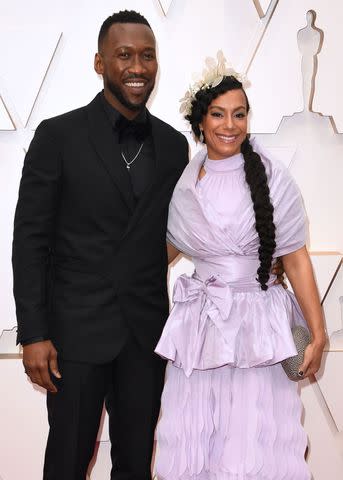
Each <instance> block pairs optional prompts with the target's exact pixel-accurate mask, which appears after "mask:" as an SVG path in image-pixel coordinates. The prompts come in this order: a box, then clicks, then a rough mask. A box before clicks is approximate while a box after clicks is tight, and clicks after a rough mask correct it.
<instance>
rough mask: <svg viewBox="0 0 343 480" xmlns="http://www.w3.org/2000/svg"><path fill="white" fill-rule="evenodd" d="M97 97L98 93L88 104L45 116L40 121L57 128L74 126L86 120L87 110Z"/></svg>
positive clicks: (96, 100)
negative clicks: (52, 115)
mask: <svg viewBox="0 0 343 480" xmlns="http://www.w3.org/2000/svg"><path fill="white" fill-rule="evenodd" d="M98 97H99V94H98V95H97V96H96V97H95V98H94V99H93V100H92V101H91V102H90V103H89V104H88V105H83V106H82V107H78V108H75V109H73V110H70V111H68V112H64V113H61V114H59V115H56V116H54V117H50V118H47V119H45V120H43V122H42V123H44V124H47V125H48V126H52V127H59V128H63V127H65V128H68V127H69V126H73V127H75V126H76V125H78V124H80V123H82V122H83V121H85V120H86V118H87V115H86V114H87V110H88V109H89V107H90V106H91V105H92V104H93V103H96V102H98V101H99V99H98Z"/></svg>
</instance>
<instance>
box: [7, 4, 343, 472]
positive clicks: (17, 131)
mask: <svg viewBox="0 0 343 480" xmlns="http://www.w3.org/2000/svg"><path fill="white" fill-rule="evenodd" d="M124 8H128V9H131V8H132V9H136V10H138V11H140V12H141V13H143V14H144V15H145V16H146V17H147V19H148V20H149V22H150V23H151V26H152V28H153V30H154V32H155V35H156V38H157V41H158V54H159V64H160V69H159V74H158V82H157V86H156V89H155V91H154V93H153V95H152V98H151V101H150V102H149V107H150V110H151V111H152V113H154V114H155V115H157V116H159V117H161V118H162V119H163V120H165V121H167V122H169V123H171V124H172V125H173V126H175V128H177V129H179V130H181V131H183V132H184V133H185V134H186V136H187V138H188V139H189V142H190V145H191V149H192V152H193V153H194V152H195V151H196V146H195V144H194V142H193V141H192V138H191V135H190V134H189V132H187V130H188V126H187V125H186V124H185V123H184V121H183V120H182V118H181V117H180V115H179V113H178V108H179V103H178V100H179V98H181V97H182V96H183V94H184V91H185V90H186V88H187V86H188V84H189V82H190V81H191V77H192V73H193V72H198V71H199V70H201V69H202V65H203V60H204V57H205V56H208V55H209V56H215V54H216V52H217V50H218V49H222V50H223V51H224V53H225V55H226V57H227V58H228V59H230V61H231V62H232V63H233V65H234V66H235V67H236V69H237V70H241V71H246V72H247V75H248V78H249V80H250V82H251V87H250V88H249V89H248V90H247V93H248V96H249V99H250V103H251V106H252V115H251V119H250V130H251V132H252V133H253V134H254V135H255V136H256V137H258V140H259V141H260V142H262V143H263V144H264V145H265V146H266V147H268V148H269V150H270V152H271V154H272V155H274V156H275V157H277V158H279V159H281V160H282V161H283V162H284V163H286V165H288V166H289V168H290V169H291V171H292V173H293V175H294V176H295V178H296V180H297V182H298V184H299V186H300V188H301V190H302V193H303V197H304V202H305V206H306V209H307V213H308V216H309V220H310V227H309V228H310V231H309V247H310V249H311V251H312V259H313V263H314V267H315V271H316V276H317V281H318V286H319V289H320V293H321V297H322V299H323V300H324V302H323V305H324V309H325V314H326V321H327V329H328V334H329V337H330V342H329V343H328V346H327V353H326V355H325V362H324V364H325V365H324V366H325V371H324V373H323V371H322V372H321V373H320V375H318V376H317V380H316V381H313V382H312V383H310V382H303V383H305V385H303V386H302V391H301V395H302V399H303V402H304V405H305V414H304V424H305V428H306V430H307V432H308V435H309V452H308V461H309V464H310V467H311V470H312V472H313V478H314V479H315V480H327V479H330V480H339V479H341V478H342V475H343V409H342V407H341V405H343V381H342V375H341V370H342V367H343V269H342V267H341V266H340V265H341V259H342V252H343V222H342V221H341V218H342V206H343V189H342V185H341V184H342V179H343V135H342V133H343V96H342V91H341V85H343V60H342V56H341V53H340V48H341V45H342V44H343V30H342V28H341V26H342V24H343V4H342V2H341V0H331V1H330V2H328V1H327V0H240V1H239V2H237V1H236V0H211V1H210V0H163V1H162V0H144V1H143V0H116V1H113V0H112V1H109V0H98V1H97V2H96V3H95V2H94V1H91V0H74V1H73V2H69V0H59V2H54V1H52V0H31V1H30V2H23V1H22V0H11V1H9V0H7V1H5V0H2V1H1V18H0V55H1V59H2V62H1V66H0V232H1V235H0V258H1V261H0V292H1V301H0V382H1V392H3V394H2V395H1V399H0V425H1V428H0V451H1V457H0V479H2V480H19V479H20V478H27V479H30V480H31V479H32V480H33V479H34V480H36V479H39V478H41V466H42V461H43V449H44V443H45V439H46V434H47V421H46V415H45V407H44V404H45V395H44V393H43V392H41V391H40V390H39V389H38V388H36V387H34V386H32V385H31V384H30V383H29V382H28V381H27V379H26V378H25V376H24V374H23V369H22V366H21V360H20V356H19V350H18V348H17V347H16V346H15V328H14V327H15V324H16V320H15V309H14V303H13V299H12V274H11V265H10V257H11V253H10V252H11V239H12V225H13V214H14V208H15V203H16V199H17V193H18V183H19V179H20V174H21V168H22V163H23V159H24V154H25V150H26V149H27V147H28V145H29V142H30V140H31V138H32V135H33V132H34V130H35V128H36V127H37V125H38V123H39V122H40V121H41V120H42V119H43V118H47V117H51V116H53V115H56V114H59V113H62V112H65V111H67V110H70V109H72V108H77V107H79V106H81V105H84V104H86V103H89V101H90V100H91V99H92V98H93V96H94V95H95V94H96V93H97V92H98V91H99V90H100V89H101V79H100V78H98V76H97V75H96V74H95V72H94V70H93V57H94V53H95V51H96V43H97V34H98V30H99V27H100V25H101V23H102V21H103V20H104V19H105V18H106V17H107V16H109V15H110V14H112V13H113V11H118V10H120V9H124ZM309 11H313V12H314V13H311V14H308V13H307V12H309ZM192 268H193V267H192V265H191V263H190V262H189V261H187V260H185V259H181V260H180V261H178V262H177V264H175V265H174V266H173V267H172V268H171V269H170V277H169V278H170V287H172V285H173V282H174V280H175V277H176V275H178V274H179V273H183V272H184V271H192ZM1 332H2V335H1ZM99 440H101V441H100V442H99V445H98V450H97V456H96V457H95V459H94V462H95V465H94V468H93V469H92V471H91V479H92V480H98V479H99V480H100V479H104V478H108V476H109V474H108V472H109V442H108V434H107V427H106V418H105V423H104V426H103V428H102V429H101V431H100V434H99Z"/></svg>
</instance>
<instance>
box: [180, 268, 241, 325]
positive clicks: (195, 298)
mask: <svg viewBox="0 0 343 480" xmlns="http://www.w3.org/2000/svg"><path fill="white" fill-rule="evenodd" d="M204 300H205V301H206V300H209V301H210V302H211V303H212V304H213V305H214V306H215V310H217V311H218V312H219V314H220V317H221V320H222V321H221V322H220V324H221V325H218V320H217V321H215V319H214V318H213V315H212V312H211V309H209V310H208V312H207V313H208V315H209V316H210V317H211V319H213V321H214V322H215V323H216V324H217V326H218V327H219V328H220V327H222V328H223V327H224V325H223V323H222V322H223V321H225V320H226V319H227V318H228V316H229V314H230V311H231V307H232V301H233V296H232V290H231V288H230V286H229V285H228V284H227V283H226V282H224V281H223V280H222V279H221V278H220V277H219V276H217V275H212V276H211V277H209V278H208V279H207V280H205V281H204V282H203V281H202V280H200V279H199V278H197V277H196V276H194V275H193V276H192V277H189V276H188V275H186V274H184V275H181V276H180V277H179V278H178V279H177V281H176V283H175V286H174V295H173V301H174V302H201V303H202V305H201V307H204V305H205V302H204Z"/></svg>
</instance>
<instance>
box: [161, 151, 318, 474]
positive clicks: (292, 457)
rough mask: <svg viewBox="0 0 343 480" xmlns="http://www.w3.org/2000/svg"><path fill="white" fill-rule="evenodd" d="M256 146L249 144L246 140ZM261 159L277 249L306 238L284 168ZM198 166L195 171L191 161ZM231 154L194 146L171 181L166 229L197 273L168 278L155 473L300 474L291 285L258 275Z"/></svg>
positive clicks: (249, 216) (301, 437)
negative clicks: (289, 364)
mask: <svg viewBox="0 0 343 480" xmlns="http://www.w3.org/2000/svg"><path fill="white" fill-rule="evenodd" d="M255 148H256V147H255ZM260 154H261V157H262V160H263V162H264V164H265V167H266V171H267V175H268V179H269V180H268V183H269V187H270V194H271V199H272V203H273V205H274V209H275V211H274V223H275V225H276V243H277V248H276V252H275V256H282V255H285V254H287V253H290V252H293V251H295V250H297V249H299V248H301V247H302V246H303V245H304V244H305V233H306V221H305V214H304V210H303V205H302V200H301V195H300V193H299V190H298V188H297V187H296V185H295V183H294V181H293V180H292V178H291V177H290V175H289V173H288V171H287V169H286V168H285V167H284V166H282V165H280V164H277V163H274V162H273V163H272V162H271V161H270V160H268V159H267V158H266V156H265V155H263V154H262V152H260ZM203 164H204V167H205V170H206V175H205V176H204V177H203V178H202V179H201V180H198V173H199V170H200V168H201V165H203ZM243 164H244V160H243V156H242V155H241V154H238V155H235V156H233V157H230V158H228V159H224V160H208V159H207V158H206V151H201V152H199V153H198V154H197V155H196V157H195V158H194V159H193V160H192V161H191V162H190V164H189V165H188V166H187V168H186V169H185V171H184V173H183V175H182V177H181V178H180V180H179V182H178V184H177V185H176V188H175V191H174V194H173V198H172V201H171V204H170V211H169V223H168V240H169V241H170V242H171V243H172V244H174V245H175V246H176V247H177V248H178V249H179V250H180V251H182V252H184V253H185V254H187V255H189V256H190V257H191V258H192V260H193V262H194V265H195V273H194V274H193V276H191V277H189V276H187V275H181V276H180V277H179V278H178V279H177V281H176V284H175V288H174V296H173V302H174V307H173V309H172V311H171V314H170V316H169V319H168V321H167V323H166V326H165V328H164V330H163V333H162V337H161V339H160V341H159V343H158V345H157V347H156V352H157V353H158V354H159V355H161V356H162V357H164V358H167V359H169V363H168V367H167V374H166V384H165V387H164V391H163V395H162V410H161V419H160V422H159V424H158V427H157V441H158V447H157V459H156V464H155V470H156V474H157V477H158V479H160V480H164V479H165V480H308V479H309V478H310V474H309V471H308V468H307V465H306V463H305V461H304V452H305V448H306V443H307V441H306V434H305V432H304V430H303V428H302V426H301V423H300V417H301V413H302V405H301V402H300V399H299V396H298V393H297V384H296V383H294V382H292V381H290V380H289V379H288V378H287V376H286V374H285V373H284V371H283V369H282V367H281V365H280V363H279V362H280V361H281V360H282V359H284V358H287V357H290V356H292V355H294V354H295V353H296V350H295V346H294V343H293V339H292V335H291V326H292V323H293V322H295V323H302V322H304V320H303V318H302V317H301V314H299V307H298V305H297V303H296V300H295V298H294V296H293V295H292V294H291V293H290V292H288V291H287V290H284V289H283V288H282V287H281V286H274V285H273V281H274V279H275V277H273V276H271V278H270V281H269V289H268V290H267V291H266V292H264V291H262V290H261V289H260V286H259V283H258V282H257V281H256V272H257V268H258V266H259V260H258V247H259V241H258V236H257V233H256V230H255V226H254V224H255V216H254V211H253V206H252V201H251V197H250V190H249V187H248V186H247V184H246V182H245V174H244V168H243Z"/></svg>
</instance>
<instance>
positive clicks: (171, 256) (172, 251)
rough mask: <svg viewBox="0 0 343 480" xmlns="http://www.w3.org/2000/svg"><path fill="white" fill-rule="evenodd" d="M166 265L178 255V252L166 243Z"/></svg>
mask: <svg viewBox="0 0 343 480" xmlns="http://www.w3.org/2000/svg"><path fill="white" fill-rule="evenodd" d="M167 253H168V263H171V262H173V261H174V260H175V258H176V257H177V256H178V255H179V253H180V251H179V250H178V249H177V248H175V247H174V245H172V244H171V243H169V242H167Z"/></svg>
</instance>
